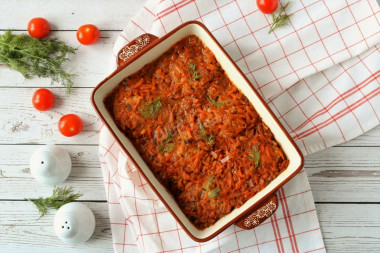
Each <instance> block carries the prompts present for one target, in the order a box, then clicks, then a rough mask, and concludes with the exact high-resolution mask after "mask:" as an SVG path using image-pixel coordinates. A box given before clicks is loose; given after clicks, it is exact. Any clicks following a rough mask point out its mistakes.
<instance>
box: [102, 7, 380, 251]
mask: <svg viewBox="0 0 380 253" xmlns="http://www.w3.org/2000/svg"><path fill="white" fill-rule="evenodd" d="M255 2H256V1H254V0H202V1H194V0H161V1H158V0H151V1H148V2H147V4H146V5H145V7H144V8H143V9H142V10H141V11H140V12H139V13H137V15H136V16H135V18H134V19H133V20H132V21H131V22H130V23H128V24H127V26H126V28H125V30H124V31H123V32H122V33H121V35H120V38H119V39H118V40H117V42H116V43H115V47H114V53H115V54H116V53H117V52H118V51H119V49H120V48H121V47H122V46H124V45H125V44H126V43H127V42H129V41H131V40H133V39H134V38H135V37H137V36H139V35H141V34H142V33H151V34H155V35H157V36H159V37H160V36H162V35H164V34H166V33H167V32H169V31H170V30H172V29H173V28H175V27H177V26H178V25H180V24H181V23H183V22H186V21H189V20H198V21H200V22H203V23H204V24H205V25H206V26H207V27H208V29H209V30H210V31H211V32H212V33H213V35H214V36H215V37H216V39H217V40H218V41H219V42H220V43H221V45H222V46H223V47H224V49H225V50H226V51H227V53H228V54H229V55H230V56H231V58H232V59H233V60H234V61H235V62H236V64H237V65H238V66H239V67H240V69H241V70H242V71H243V73H245V75H246V76H247V77H248V79H249V80H250V81H251V82H252V83H253V84H254V85H255V87H256V88H257V90H258V91H259V92H260V94H261V95H262V96H263V97H264V98H265V99H266V100H267V102H268V104H269V105H270V107H271V108H272V110H273V111H274V113H275V114H276V115H277V116H278V118H279V119H280V121H281V122H282V123H283V125H284V126H285V127H286V128H287V130H288V131H289V133H290V134H291V136H292V137H293V138H294V140H295V141H296V143H297V144H298V146H299V147H300V148H301V150H302V152H303V153H304V154H309V153H312V152H316V151H318V150H321V149H324V148H327V147H330V146H332V145H336V144H339V143H342V142H345V141H347V140H349V139H352V138H354V137H356V136H358V135H360V134H362V133H363V132H365V131H367V130H369V129H371V128H372V127H374V126H376V125H377V124H379V123H380V95H379V94H380V81H379V80H380V44H379V42H380V9H379V6H378V5H377V3H376V0H361V1H360V0H339V1H322V0H312V1H306V0H303V1H293V2H292V4H291V5H290V7H289V8H288V9H287V13H288V14H291V15H292V16H291V19H290V23H289V25H287V26H284V27H282V28H279V29H277V30H276V31H275V32H273V33H271V34H268V30H269V26H270V24H271V22H272V20H271V17H270V16H269V15H264V14H262V13H261V12H260V11H258V9H257V7H256V4H255ZM100 159H101V165H102V169H103V174H104V179H105V186H106V192H107V196H108V198H107V199H108V203H109V208H110V218H111V227H112V234H113V241H114V246H115V251H116V252H324V251H325V249H324V245H323V241H322V238H321V233H320V229H319V224H318V220H317V216H316V212H315V206H314V201H313V198H312V195H311V192H310V187H309V183H308V181H307V177H306V173H304V171H301V172H300V173H299V174H298V175H297V176H296V177H295V178H294V179H292V180H291V181H290V182H289V183H287V184H286V185H285V186H284V187H283V188H282V189H280V190H279V191H278V196H279V197H280V207H279V209H278V210H277V211H276V213H275V214H274V215H273V216H272V217H271V218H270V219H268V220H267V221H265V222H264V223H263V224H262V225H261V226H259V227H257V228H255V229H254V230H251V231H243V230H241V229H240V228H238V227H235V226H231V227H230V228H228V229H227V230H226V231H224V232H223V233H222V234H220V235H219V236H217V237H216V238H214V239H212V240H211V241H209V242H206V243H196V242H194V241H192V240H191V239H190V238H189V237H188V236H187V235H186V234H185V233H184V231H183V230H182V229H181V227H180V226H179V225H178V224H177V223H176V222H175V220H174V219H173V217H172V216H171V215H170V213H169V212H168V211H167V210H166V208H165V207H164V206H163V204H162V203H161V202H160V201H159V199H158V198H157V196H156V195H155V194H154V193H153V191H152V190H151V189H150V187H149V185H147V184H146V182H145V181H144V180H143V178H142V177H141V175H140V174H139V172H138V171H137V170H136V168H134V167H133V165H132V164H130V162H128V159H127V158H126V156H125V155H124V154H123V153H122V152H121V151H120V147H119V146H118V145H117V144H116V142H115V140H114V139H113V138H112V136H111V135H110V134H109V133H108V131H107V129H105V128H102V129H101V134H100ZM111 185H112V186H111Z"/></svg>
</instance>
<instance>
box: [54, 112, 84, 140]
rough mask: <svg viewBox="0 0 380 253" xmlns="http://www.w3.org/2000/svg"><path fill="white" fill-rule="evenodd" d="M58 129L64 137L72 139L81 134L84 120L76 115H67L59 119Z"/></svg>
mask: <svg viewBox="0 0 380 253" xmlns="http://www.w3.org/2000/svg"><path fill="white" fill-rule="evenodd" d="M58 129H59V131H60V132H61V134H63V135H64V136H67V137H71V136H74V135H77V134H79V133H80V132H81V131H82V129H83V122H82V119H81V118H80V117H79V116H78V115H75V114H66V115H63V116H62V118H60V119H59V122H58Z"/></svg>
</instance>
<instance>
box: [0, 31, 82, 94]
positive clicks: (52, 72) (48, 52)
mask: <svg viewBox="0 0 380 253" xmlns="http://www.w3.org/2000/svg"><path fill="white" fill-rule="evenodd" d="M74 53H75V49H74V48H73V47H70V46H68V45H66V44H65V43H64V42H63V41H60V40H58V39H56V38H48V39H36V38H33V37H31V36H29V35H27V34H12V31H11V30H8V31H6V32H5V33H4V34H3V35H0V64H4V65H6V66H8V67H9V68H11V69H14V70H16V71H18V72H20V73H21V74H22V75H23V76H24V77H25V78H27V79H28V78H32V77H34V76H37V77H48V78H50V79H51V81H52V83H61V84H62V85H63V86H65V87H66V92H67V93H70V90H71V87H72V86H73V81H72V78H73V77H74V76H75V75H73V74H69V73H67V72H66V71H65V70H63V65H64V63H66V62H67V61H68V60H69V58H68V56H69V54H74Z"/></svg>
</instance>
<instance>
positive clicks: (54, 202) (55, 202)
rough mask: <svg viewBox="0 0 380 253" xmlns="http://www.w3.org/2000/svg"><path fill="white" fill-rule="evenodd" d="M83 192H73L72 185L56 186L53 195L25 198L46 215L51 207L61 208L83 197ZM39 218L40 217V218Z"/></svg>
mask: <svg viewBox="0 0 380 253" xmlns="http://www.w3.org/2000/svg"><path fill="white" fill-rule="evenodd" d="M82 195H83V194H81V193H73V188H72V187H63V188H59V187H54V189H53V194H52V196H51V197H47V198H43V197H39V198H38V199H25V200H28V201H31V202H33V203H34V204H35V205H36V207H37V209H38V211H39V212H40V214H41V216H40V218H41V217H42V216H44V215H45V214H47V213H48V210H49V209H56V210H57V209H59V208H60V207H61V206H63V205H65V204H67V203H70V202H73V201H74V200H76V199H78V198H79V197H81V196H82ZM40 218H38V219H40Z"/></svg>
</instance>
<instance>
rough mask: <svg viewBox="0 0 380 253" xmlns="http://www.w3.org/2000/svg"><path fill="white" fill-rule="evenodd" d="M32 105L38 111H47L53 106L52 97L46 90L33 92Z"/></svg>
mask: <svg viewBox="0 0 380 253" xmlns="http://www.w3.org/2000/svg"><path fill="white" fill-rule="evenodd" d="M32 103H33V106H34V108H36V109H37V110H39V111H47V110H49V109H50V108H51V107H52V106H53V104H54V95H53V93H52V92H51V91H50V90H48V89H38V90H36V91H35V92H34V94H33V98H32Z"/></svg>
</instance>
